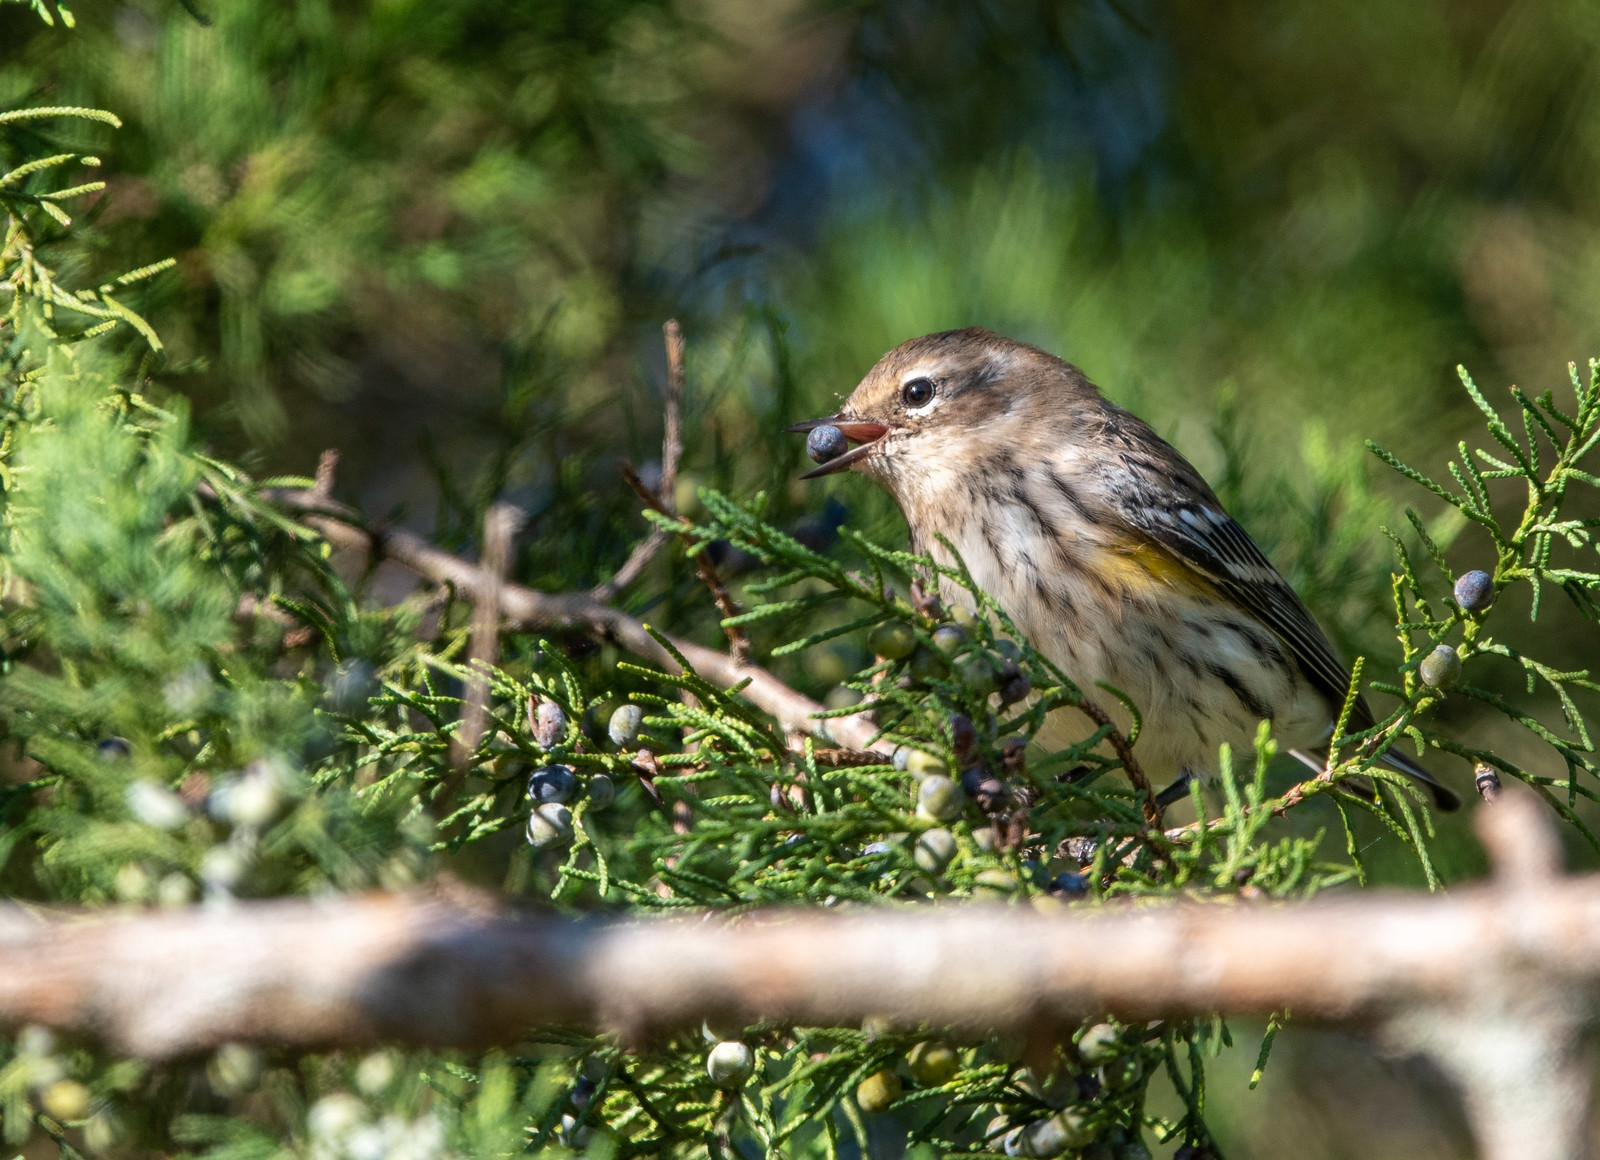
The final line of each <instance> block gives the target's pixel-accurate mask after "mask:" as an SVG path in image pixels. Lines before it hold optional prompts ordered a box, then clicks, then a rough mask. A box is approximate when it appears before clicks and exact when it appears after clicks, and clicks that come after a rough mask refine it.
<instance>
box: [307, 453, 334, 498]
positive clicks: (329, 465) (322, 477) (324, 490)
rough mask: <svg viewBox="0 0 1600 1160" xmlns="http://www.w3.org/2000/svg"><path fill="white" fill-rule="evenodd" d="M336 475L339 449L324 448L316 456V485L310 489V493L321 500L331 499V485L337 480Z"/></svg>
mask: <svg viewBox="0 0 1600 1160" xmlns="http://www.w3.org/2000/svg"><path fill="white" fill-rule="evenodd" d="M338 474H339V449H338V448H337V447H329V448H326V449H325V450H324V451H323V452H322V454H321V455H319V456H317V475H316V483H315V484H314V485H313V486H312V488H311V491H312V493H313V494H315V495H320V496H321V497H322V498H323V499H332V498H333V485H334V481H335V480H336V479H337V478H338Z"/></svg>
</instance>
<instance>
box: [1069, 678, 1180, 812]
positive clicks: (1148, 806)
mask: <svg viewBox="0 0 1600 1160" xmlns="http://www.w3.org/2000/svg"><path fill="white" fill-rule="evenodd" d="M1073 707H1074V708H1075V709H1077V710H1078V711H1079V712H1080V713H1082V714H1083V715H1084V716H1085V717H1087V718H1089V720H1091V721H1093V722H1094V723H1095V724H1096V725H1099V726H1100V727H1101V728H1105V727H1106V726H1110V727H1111V731H1110V732H1109V733H1107V734H1106V740H1107V741H1108V742H1110V743H1111V748H1112V749H1113V750H1115V751H1116V754H1117V760H1118V761H1120V762H1122V768H1123V771H1124V772H1126V773H1127V775H1128V780H1129V781H1131V782H1132V783H1133V788H1134V789H1136V790H1138V791H1139V792H1140V793H1142V794H1143V795H1144V803H1143V810H1144V822H1145V825H1147V826H1149V827H1150V831H1151V835H1152V836H1153V837H1154V836H1159V835H1160V834H1161V824H1162V823H1161V803H1160V802H1158V801H1156V791H1155V787H1154V786H1152V785H1151V784H1150V779H1149V778H1148V777H1146V776H1145V772H1144V768H1143V767H1142V766H1141V765H1140V764H1139V760H1138V758H1136V757H1134V755H1133V746H1131V745H1129V744H1128V739H1127V738H1126V737H1124V736H1123V735H1122V730H1120V729H1118V728H1117V727H1116V726H1115V725H1114V724H1113V723H1112V721H1111V715H1110V714H1109V713H1107V712H1106V711H1105V710H1104V709H1102V708H1101V707H1100V706H1099V705H1097V704H1095V703H1094V702H1093V701H1091V700H1090V699H1089V698H1088V697H1084V698H1083V699H1082V700H1080V701H1079V702H1078V703H1077V704H1076V705H1075V706H1073Z"/></svg>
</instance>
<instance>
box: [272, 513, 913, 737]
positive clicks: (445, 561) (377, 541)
mask: <svg viewBox="0 0 1600 1160" xmlns="http://www.w3.org/2000/svg"><path fill="white" fill-rule="evenodd" d="M263 498H268V499H272V500H275V501H276V502H278V503H281V504H283V505H284V506H285V507H288V508H292V509H295V510H298V511H301V512H303V513H305V523H306V524H307V525H308V526H309V527H311V528H312V529H314V530H315V531H317V532H318V533H319V534H321V535H323V536H325V537H326V538H327V539H328V541H329V542H330V543H332V544H333V545H335V546H336V547H340V548H347V549H351V550H354V551H360V552H367V553H370V554H372V555H374V556H378V557H383V558H385V559H389V560H392V561H394V562H395V563H397V564H400V565H402V566H404V567H406V568H409V569H411V570H412V571H413V572H416V573H417V574H418V575H420V576H424V577H426V578H427V579H429V580H432V581H433V582H434V583H436V584H449V585H452V586H453V587H454V588H455V589H456V590H457V591H458V592H461V593H464V594H465V595H467V596H468V597H471V598H474V599H475V598H476V597H477V595H478V593H479V592H481V591H482V590H483V589H484V587H485V586H487V585H489V584H492V583H493V581H492V579H491V578H490V577H489V576H488V575H487V574H486V573H485V572H484V570H483V569H482V568H480V567H478V566H477V565H476V564H473V563H471V562H470V561H467V560H463V559H461V558H460V557H459V556H453V555H451V554H450V553H449V552H446V551H444V550H443V549H442V548H437V547H435V546H434V545H432V544H430V543H428V541H426V540H424V539H423V538H422V537H421V536H418V535H416V534H414V533H412V532H408V531H405V530H404V529H401V528H369V527H367V526H366V525H365V524H364V523H363V522H362V519H361V516H360V514H359V513H358V512H356V511H355V510H354V509H352V508H348V507H345V506H344V505H342V504H336V503H332V502H331V501H325V500H321V499H319V498H318V497H317V496H316V495H315V494H313V493H312V492H309V491H274V492H270V493H266V494H265V495H264V497H263ZM500 610H501V612H502V613H503V614H504V616H505V618H506V621H507V623H508V624H510V625H512V626H514V627H517V628H521V629H525V630H534V631H537V630H539V629H555V628H577V629H581V630H583V631H585V632H590V633H593V634H594V635H595V636H598V637H600V638H602V639H604V640H609V641H612V642H613V643H615V644H617V645H618V646H619V647H621V648H624V649H627V650H628V651H629V652H631V653H633V654H634V655H635V656H641V657H644V658H646V659H648V660H650V661H653V662H654V663H656V664H659V665H662V666H664V667H666V668H669V669H672V670H674V671H676V670H677V668H678V663H677V661H676V660H675V659H674V658H673V656H672V654H671V653H670V652H669V651H668V650H667V649H665V648H663V647H662V645H661V643H660V642H659V641H657V640H656V638H655V637H654V636H652V635H651V634H650V631H649V630H648V629H647V628H646V627H645V625H644V623H643V622H642V621H640V620H638V619H637V618H635V617H632V616H629V615H628V614H627V613H625V612H623V611H621V610H620V609H617V608H614V607H612V606H611V605H609V604H606V603H604V602H603V601H599V600H596V599H595V598H594V597H593V596H592V595H590V594H589V593H587V592H540V591H538V590H536V589H533V588H525V587H523V586H522V585H520V584H506V585H505V586H504V587H503V588H502V589H501V592H500ZM666 639H667V640H668V642H669V643H670V644H671V645H672V647H673V648H675V649H677V650H678V652H679V653H681V654H682V655H683V656H684V658H685V659H687V660H688V662H689V664H690V665H692V666H693V667H694V669H695V671H696V672H698V673H699V674H700V675H701V676H702V677H704V678H705V679H706V680H708V681H710V682H712V683H713V684H718V685H721V686H722V687H724V688H732V687H733V686H735V685H737V684H739V683H740V682H742V681H748V682H749V683H748V684H747V685H745V687H744V688H743V689H742V690H741V692H740V696H742V697H744V698H745V699H746V700H748V701H749V702H750V703H751V704H753V705H755V706H756V707H757V708H758V709H760V710H761V711H762V712H764V713H768V714H770V715H771V716H772V717H774V718H775V719H776V720H777V722H778V724H779V725H780V726H782V727H783V728H784V729H785V730H791V729H792V730H799V731H803V732H805V733H809V734H811V735H813V736H816V737H820V738H823V739H824V740H828V741H831V742H833V743H834V744H837V745H844V746H848V747H850V748H853V749H876V750H878V751H879V752H884V753H887V752H890V750H891V748H892V747H890V746H889V745H888V744H887V743H885V742H881V741H877V740H876V738H877V727H876V726H875V725H874V724H873V721H872V715H871V714H870V713H868V712H861V713H856V714H853V715H851V716H849V717H835V718H832V719H829V720H825V721H819V720H818V719H817V718H816V717H815V716H814V715H815V714H817V713H821V712H823V707H822V706H821V705H820V704H818V703H817V702H816V701H813V700H812V699H811V698H810V697H807V696H805V695H803V694H801V693H799V692H797V691H796V690H794V689H791V688H790V687H789V686H788V685H786V684H784V683H783V682H782V681H780V680H778V678H777V677H775V676H773V675H772V674H771V673H769V672H767V671H766V670H765V669H763V668H761V667H759V666H757V665H754V664H749V663H744V664H741V663H740V662H738V661H737V660H735V659H734V658H733V657H731V656H729V655H728V654H727V653H721V652H717V651H716V650H715V649H709V648H706V647H705V646H704V645H699V644H695V643H694V642H693V641H689V640H682V639H679V638H677V637H671V636H668V637H667V638H666Z"/></svg>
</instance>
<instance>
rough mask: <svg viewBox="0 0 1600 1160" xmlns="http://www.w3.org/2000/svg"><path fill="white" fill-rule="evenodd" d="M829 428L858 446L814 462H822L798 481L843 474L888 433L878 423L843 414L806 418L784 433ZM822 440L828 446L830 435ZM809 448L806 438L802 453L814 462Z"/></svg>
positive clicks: (870, 451) (866, 454) (813, 453)
mask: <svg viewBox="0 0 1600 1160" xmlns="http://www.w3.org/2000/svg"><path fill="white" fill-rule="evenodd" d="M830 427H831V428H833V429H834V430H836V431H838V432H839V434H841V435H843V436H844V437H845V438H846V439H847V440H849V441H850V442H852V443H859V444H860V445H861V446H859V447H857V448H855V449H854V450H852V451H841V453H839V454H835V455H834V456H832V457H831V458H829V459H828V460H827V461H826V462H823V461H821V460H818V462H821V463H822V466H821V467H818V468H816V469H815V470H812V471H808V472H806V473H805V474H804V475H802V476H801V477H800V478H801V479H816V478H817V477H819V476H823V475H832V474H833V473H834V472H836V471H845V470H847V469H849V468H850V467H853V466H854V465H855V464H857V463H859V462H860V461H861V460H863V459H865V458H866V457H867V456H868V455H871V454H872V452H873V449H874V445H875V444H876V443H877V442H878V440H879V439H882V438H883V437H884V436H885V435H886V434H888V432H889V428H888V427H886V426H884V425H883V424H882V423H868V422H864V421H862V420H858V419H850V418H847V417H845V416H844V415H829V416H828V417H827V418H826V419H808V420H806V421H805V422H804V423H796V424H795V425H794V426H792V427H786V428H784V430H785V431H786V432H788V433H790V434H796V433H798V432H801V431H806V432H816V431H821V430H823V429H825V428H830ZM822 438H823V439H826V440H829V441H830V443H831V441H832V439H833V436H831V435H827V436H823V437H822ZM812 446H813V445H812V441H811V439H810V438H809V437H808V438H807V439H806V452H807V453H808V454H809V455H810V456H811V458H812V459H817V453H816V452H815V451H813V450H812Z"/></svg>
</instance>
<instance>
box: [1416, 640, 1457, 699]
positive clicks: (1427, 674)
mask: <svg viewBox="0 0 1600 1160" xmlns="http://www.w3.org/2000/svg"><path fill="white" fill-rule="evenodd" d="M1417 673H1418V674H1419V675H1420V676H1421V677H1422V683H1423V684H1424V685H1427V686H1428V687H1429V688H1430V689H1448V688H1450V687H1451V686H1452V685H1454V684H1455V683H1456V682H1457V681H1459V680H1460V679H1461V658H1460V657H1459V656H1457V655H1456V650H1455V649H1453V648H1451V647H1450V646H1449V645H1447V644H1442V645H1440V646H1439V647H1438V648H1436V649H1434V650H1433V651H1432V652H1431V653H1429V654H1428V655H1427V656H1425V657H1423V658H1422V664H1420V665H1418V666H1417Z"/></svg>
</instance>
